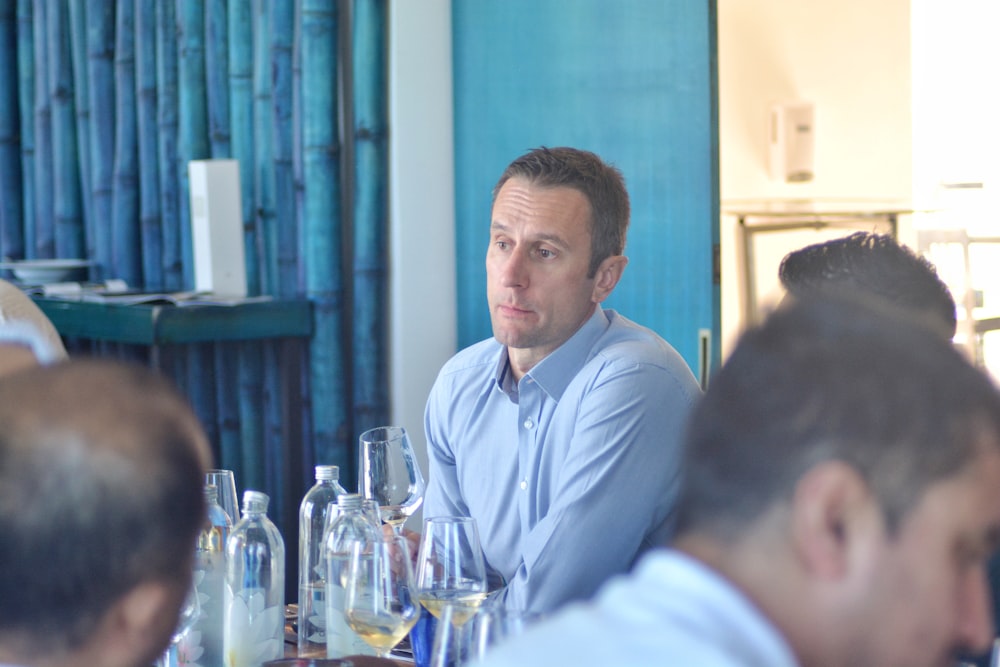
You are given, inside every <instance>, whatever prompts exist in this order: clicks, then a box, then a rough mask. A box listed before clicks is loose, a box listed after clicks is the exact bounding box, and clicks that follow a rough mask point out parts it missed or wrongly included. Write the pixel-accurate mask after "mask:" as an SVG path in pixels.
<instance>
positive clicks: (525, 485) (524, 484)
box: [521, 479, 528, 491]
mask: <svg viewBox="0 0 1000 667" xmlns="http://www.w3.org/2000/svg"><path fill="white" fill-rule="evenodd" d="M521 490H522V491H527V490H528V480H526V479H522V480H521Z"/></svg>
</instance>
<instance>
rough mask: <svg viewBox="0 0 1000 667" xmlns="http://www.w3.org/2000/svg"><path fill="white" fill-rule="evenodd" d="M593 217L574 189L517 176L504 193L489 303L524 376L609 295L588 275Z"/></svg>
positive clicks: (497, 333)
mask: <svg viewBox="0 0 1000 667" xmlns="http://www.w3.org/2000/svg"><path fill="white" fill-rule="evenodd" d="M590 213H591V212H590V203H589V202H588V201H587V198H586V196H584V195H583V193H581V192H579V191H578V190H574V189H573V188H568V187H539V186H535V185H532V184H530V183H529V182H527V181H526V180H524V179H521V178H512V179H510V180H509V181H507V182H506V183H504V185H503V187H502V188H501V189H500V192H499V193H497V197H496V201H495V202H494V204H493V214H492V223H491V225H490V247H489V249H488V250H487V252H486V278H487V299H488V301H489V307H490V318H491V320H492V323H493V336H494V337H495V338H496V339H497V341H499V342H500V343H502V344H503V345H506V346H507V348H508V350H509V355H510V359H511V364H512V366H513V367H514V370H515V373H516V374H517V375H518V377H519V376H520V374H523V373H524V372H527V371H528V370H530V369H531V367H532V366H534V365H535V364H537V363H538V362H539V361H541V360H542V359H544V358H545V356H546V355H548V354H549V353H550V352H552V351H553V350H555V349H556V348H557V347H559V346H560V345H562V344H563V343H564V342H566V340H568V339H569V338H570V337H571V336H572V335H573V334H574V333H575V332H576V331H577V329H579V328H580V326H581V325H582V324H583V323H584V322H585V321H586V319H587V318H588V317H589V316H590V315H591V313H593V311H594V305H595V304H596V303H598V302H599V301H601V300H603V298H604V297H605V296H607V294H606V292H602V290H601V289H600V288H599V287H598V286H597V284H596V283H597V280H596V279H595V278H588V277H587V269H588V267H589V265H590V247H591V238H590V236H591V235H590V222H589V221H590ZM607 291H608V292H609V291H610V289H609V290H607Z"/></svg>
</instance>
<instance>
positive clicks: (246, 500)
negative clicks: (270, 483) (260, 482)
mask: <svg viewBox="0 0 1000 667" xmlns="http://www.w3.org/2000/svg"><path fill="white" fill-rule="evenodd" d="M270 501H271V499H270V497H268V495H267V494H266V493H264V492H262V491H253V490H251V489H247V490H246V491H244V492H243V511H244V512H246V511H248V510H250V509H253V510H256V511H258V512H266V511H267V504H268V503H269V502H270Z"/></svg>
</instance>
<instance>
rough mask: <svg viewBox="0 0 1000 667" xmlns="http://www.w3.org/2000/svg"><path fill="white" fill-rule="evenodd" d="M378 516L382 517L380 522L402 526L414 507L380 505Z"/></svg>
mask: <svg viewBox="0 0 1000 667" xmlns="http://www.w3.org/2000/svg"><path fill="white" fill-rule="evenodd" d="M378 509H379V516H380V517H382V521H384V522H385V523H387V524H389V525H392V526H394V525H396V524H399V525H402V524H403V522H404V521H406V520H407V519H408V518H409V516H410V515H411V514H413V510H415V509H416V507H405V506H403V505H380V506H379V508H378Z"/></svg>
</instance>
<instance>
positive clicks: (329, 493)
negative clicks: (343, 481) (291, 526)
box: [298, 466, 347, 655]
mask: <svg viewBox="0 0 1000 667" xmlns="http://www.w3.org/2000/svg"><path fill="white" fill-rule="evenodd" d="M339 477H340V469H339V468H338V467H337V466H316V484H315V485H313V487H312V488H311V489H309V491H307V492H306V494H305V496H303V498H302V504H301V505H299V628H298V634H299V655H304V651H307V650H309V649H311V648H317V647H321V646H326V555H325V552H324V545H323V537H324V535H325V533H326V526H327V518H328V517H329V515H330V511H331V509H333V510H335V509H336V507H337V498H338V497H339V496H342V495H344V494H345V493H347V490H346V489H344V487H342V486H341V485H340V483H339V482H338V479H339Z"/></svg>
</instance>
